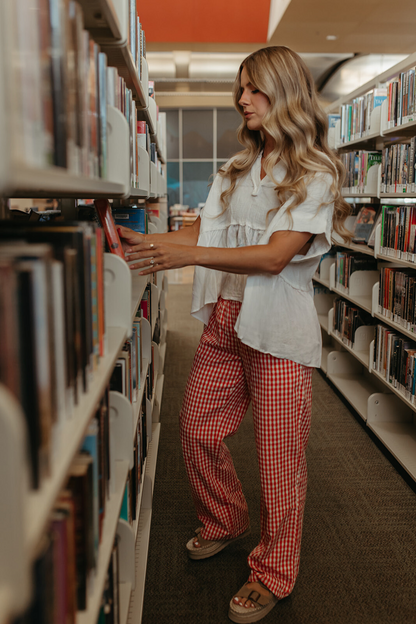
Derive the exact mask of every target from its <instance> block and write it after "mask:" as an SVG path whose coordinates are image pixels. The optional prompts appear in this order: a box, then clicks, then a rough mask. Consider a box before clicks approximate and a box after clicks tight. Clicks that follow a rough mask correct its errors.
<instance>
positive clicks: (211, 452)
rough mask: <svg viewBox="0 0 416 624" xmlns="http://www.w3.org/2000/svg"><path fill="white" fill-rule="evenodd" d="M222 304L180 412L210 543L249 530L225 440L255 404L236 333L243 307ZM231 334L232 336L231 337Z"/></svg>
mask: <svg viewBox="0 0 416 624" xmlns="http://www.w3.org/2000/svg"><path fill="white" fill-rule="evenodd" d="M226 303H229V304H231V306H221V305H220V304H217V306H216V308H215V313H213V314H212V315H211V319H210V322H209V325H208V326H207V327H206V328H205V330H204V332H203V334H202V337H201V341H200V344H199V346H198V349H197V352H196V355H195V359H194V363H193V367H192V370H191V373H190V376H189V379H188V383H187V387H186V391H185V396H184V401H183V405H182V411H181V439H182V447H183V453H184V459H185V465H186V470H187V473H188V478H189V481H190V485H191V490H192V495H193V499H194V503H195V507H196V511H197V514H198V517H199V519H200V521H201V522H202V523H203V525H204V527H205V528H204V531H203V535H202V536H203V537H204V539H208V540H215V539H223V538H225V537H229V538H232V537H236V536H237V535H239V534H240V533H243V532H244V531H245V530H246V528H247V526H248V524H249V519H248V509H247V503H246V501H245V498H244V495H243V492H242V489H241V483H240V481H239V480H238V478H237V474H236V472H235V469H234V465H233V462H232V459H231V455H230V453H229V450H228V448H227V446H226V445H225V443H224V439H225V438H226V437H228V436H231V435H233V434H234V433H235V432H236V431H237V429H238V427H239V425H240V423H241V421H242V419H243V418H244V415H245V413H246V411H247V408H248V405H249V402H250V399H249V394H248V389H247V384H246V380H245V375H244V370H243V365H242V361H241V358H240V357H239V354H238V349H239V340H238V338H237V337H236V334H235V332H234V330H233V329H232V328H233V327H234V324H235V320H236V318H237V316H238V310H239V307H240V304H239V303H238V302H226ZM230 328H231V331H230Z"/></svg>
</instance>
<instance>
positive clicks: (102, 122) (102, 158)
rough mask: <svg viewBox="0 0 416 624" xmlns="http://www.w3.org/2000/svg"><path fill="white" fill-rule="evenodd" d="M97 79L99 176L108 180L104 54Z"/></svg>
mask: <svg viewBox="0 0 416 624" xmlns="http://www.w3.org/2000/svg"><path fill="white" fill-rule="evenodd" d="M97 79H98V83H97V93H98V110H99V115H98V122H99V123H98V145H99V150H98V154H99V156H98V163H99V175H100V178H107V177H108V168H107V160H108V158H107V56H106V55H105V54H104V53H103V52H99V54H98V71H97Z"/></svg>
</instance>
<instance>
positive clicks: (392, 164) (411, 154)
mask: <svg viewBox="0 0 416 624" xmlns="http://www.w3.org/2000/svg"><path fill="white" fill-rule="evenodd" d="M415 142H416V137H412V138H411V139H410V141H409V142H408V143H401V144H396V145H390V146H388V147H385V148H384V149H383V152H382V159H381V184H380V192H381V193H414V192H415V188H416V187H415Z"/></svg>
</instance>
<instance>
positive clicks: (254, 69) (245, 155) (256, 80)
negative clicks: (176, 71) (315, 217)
mask: <svg viewBox="0 0 416 624" xmlns="http://www.w3.org/2000/svg"><path fill="white" fill-rule="evenodd" d="M243 67H244V68H245V70H246V72H247V76H248V78H249V81H250V82H251V84H252V85H253V87H254V88H255V89H258V90H259V91H261V92H262V93H264V94H265V95H267V97H268V99H269V101H270V108H269V109H268V111H267V112H266V114H265V116H264V117H263V120H262V125H263V128H264V130H265V131H266V132H267V133H268V134H269V135H270V136H271V137H272V138H273V139H274V141H275V147H274V149H273V151H272V152H271V154H269V155H268V156H267V157H266V159H265V160H264V163H263V167H264V170H265V172H266V174H267V175H268V176H269V178H270V179H271V180H272V181H273V182H275V183H276V192H277V200H278V204H279V205H278V207H277V208H276V210H278V209H279V207H280V206H282V205H283V204H284V203H285V202H286V201H287V200H288V199H289V198H290V197H293V200H292V202H291V204H290V206H289V207H288V213H289V215H290V213H291V211H292V210H293V209H294V208H296V206H299V205H300V204H301V203H302V202H303V201H305V199H306V195H307V189H306V187H307V183H308V182H309V181H310V180H311V179H312V177H313V176H314V175H315V173H318V172H321V173H329V174H330V175H331V176H332V179H333V182H332V185H331V187H330V190H331V193H332V195H333V201H334V217H333V230H334V231H335V232H337V233H338V234H339V235H340V236H341V237H342V239H343V240H344V241H345V242H348V241H350V240H351V232H349V231H348V230H347V229H346V228H345V227H344V222H345V219H346V218H347V217H348V215H349V214H350V206H349V205H348V204H347V202H346V201H345V200H344V199H343V197H342V195H341V187H342V183H343V181H344V178H345V168H344V165H343V164H342V162H341V160H340V159H339V158H338V156H337V155H336V154H335V152H334V151H333V150H332V149H330V147H329V146H328V119H327V115H326V113H325V112H324V110H323V108H322V106H321V104H320V102H319V100H318V97H317V94H316V90H315V85H314V81H313V78H312V76H311V73H310V71H309V69H308V68H307V67H306V65H305V63H304V62H303V61H302V59H301V58H300V56H299V55H298V54H296V53H295V52H293V51H292V50H290V49H289V48H287V47H285V46H272V47H268V48H263V49H261V50H258V51H257V52H254V53H253V54H250V56H248V57H247V58H246V59H245V60H244V61H243V63H242V64H241V66H240V69H239V72H238V74H237V77H236V80H235V83H234V89H233V97H234V105H235V107H236V109H237V111H238V112H239V113H240V115H241V116H242V117H243V122H242V124H241V125H240V127H239V128H238V140H239V142H240V143H241V144H242V145H243V146H244V148H245V149H244V150H243V151H241V152H239V153H238V154H237V155H236V156H235V157H234V159H233V161H232V162H231V164H230V165H229V166H228V167H227V169H223V168H222V169H220V171H219V174H220V175H221V176H223V177H224V178H228V179H229V180H230V186H229V188H227V189H226V190H225V191H224V192H223V193H222V194H221V203H222V206H223V208H224V210H226V208H227V206H228V203H229V200H230V197H231V195H232V194H233V192H234V190H235V187H236V184H237V180H238V178H240V177H242V176H244V175H246V174H247V173H248V171H249V170H250V169H251V167H252V166H253V164H254V162H255V161H256V159H257V157H258V155H259V154H260V153H261V152H262V150H263V147H264V134H263V132H261V131H252V130H249V129H248V128H247V125H246V122H245V118H244V109H243V107H242V106H240V104H239V101H240V98H241V95H242V88H241V72H242V69H243ZM279 159H280V160H282V162H283V163H284V165H285V166H286V175H285V177H284V179H283V181H282V182H280V183H277V182H276V180H275V179H274V177H273V167H274V166H275V165H276V163H277V162H278V160H279ZM322 205H324V203H323V204H322Z"/></svg>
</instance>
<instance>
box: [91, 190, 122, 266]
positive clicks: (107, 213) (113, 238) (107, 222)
mask: <svg viewBox="0 0 416 624" xmlns="http://www.w3.org/2000/svg"><path fill="white" fill-rule="evenodd" d="M94 204H95V207H96V209H97V213H98V218H99V219H100V223H101V226H102V228H103V230H104V232H105V237H106V240H107V243H108V246H109V248H110V251H111V253H113V254H116V255H117V256H119V257H120V258H123V260H125V259H126V258H125V257H124V251H123V247H122V246H121V242H120V238H119V235H118V233H117V229H116V226H115V224H114V219H113V215H112V214H111V207H110V204H109V201H108V199H96V200H94Z"/></svg>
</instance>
